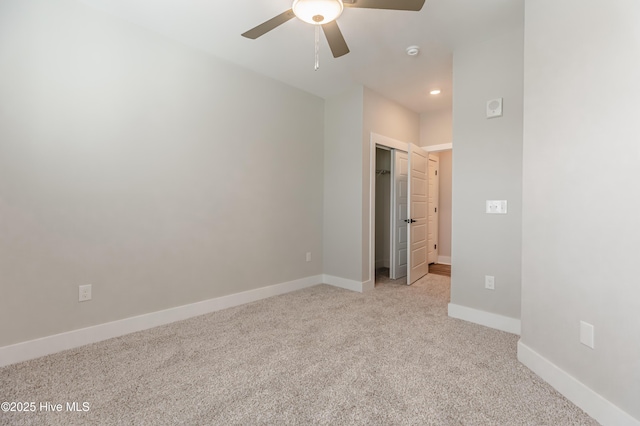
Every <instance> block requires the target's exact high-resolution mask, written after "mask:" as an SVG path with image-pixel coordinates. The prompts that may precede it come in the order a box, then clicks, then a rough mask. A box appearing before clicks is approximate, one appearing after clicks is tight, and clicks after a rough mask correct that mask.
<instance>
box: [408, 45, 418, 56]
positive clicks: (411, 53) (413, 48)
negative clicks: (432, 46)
mask: <svg viewBox="0 0 640 426" xmlns="http://www.w3.org/2000/svg"><path fill="white" fill-rule="evenodd" d="M419 53H420V47H418V46H409V47H407V55H409V56H417V55H418V54H419Z"/></svg>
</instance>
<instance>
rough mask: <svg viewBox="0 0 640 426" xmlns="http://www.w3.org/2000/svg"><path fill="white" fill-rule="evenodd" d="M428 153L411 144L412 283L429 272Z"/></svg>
mask: <svg viewBox="0 0 640 426" xmlns="http://www.w3.org/2000/svg"><path fill="white" fill-rule="evenodd" d="M427 164H428V156H427V153H426V152H425V151H424V150H422V148H418V147H417V146H415V145H413V144H409V217H408V219H407V220H408V222H409V227H408V232H407V235H408V242H407V246H408V248H409V267H408V271H407V284H408V285H411V284H413V283H414V282H416V281H417V280H419V279H420V278H422V277H423V276H425V275H426V274H427V272H429V263H428V262H427V210H428V205H427V202H428V201H427Z"/></svg>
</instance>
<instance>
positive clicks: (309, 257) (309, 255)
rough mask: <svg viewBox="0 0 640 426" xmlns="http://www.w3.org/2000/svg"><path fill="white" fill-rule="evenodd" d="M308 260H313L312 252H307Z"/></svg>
mask: <svg viewBox="0 0 640 426" xmlns="http://www.w3.org/2000/svg"><path fill="white" fill-rule="evenodd" d="M307 262H311V252H307Z"/></svg>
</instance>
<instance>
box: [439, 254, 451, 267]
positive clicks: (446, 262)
mask: <svg viewBox="0 0 640 426" xmlns="http://www.w3.org/2000/svg"><path fill="white" fill-rule="evenodd" d="M438 263H440V264H442V265H451V256H438Z"/></svg>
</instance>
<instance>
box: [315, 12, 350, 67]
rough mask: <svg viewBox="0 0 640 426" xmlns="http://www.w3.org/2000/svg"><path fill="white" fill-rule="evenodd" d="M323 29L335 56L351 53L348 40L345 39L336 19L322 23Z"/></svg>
mask: <svg viewBox="0 0 640 426" xmlns="http://www.w3.org/2000/svg"><path fill="white" fill-rule="evenodd" d="M322 31H324V36H325V37H326V38H327V42H328V43H329V47H330V48H331V53H333V57H334V58H339V57H340V56H343V55H346V54H347V53H349V47H348V46H347V42H346V41H345V40H344V37H343V36H342V31H340V28H339V27H338V23H337V22H336V21H331V22H329V23H328V24H324V25H322Z"/></svg>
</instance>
